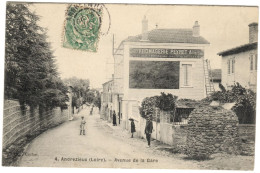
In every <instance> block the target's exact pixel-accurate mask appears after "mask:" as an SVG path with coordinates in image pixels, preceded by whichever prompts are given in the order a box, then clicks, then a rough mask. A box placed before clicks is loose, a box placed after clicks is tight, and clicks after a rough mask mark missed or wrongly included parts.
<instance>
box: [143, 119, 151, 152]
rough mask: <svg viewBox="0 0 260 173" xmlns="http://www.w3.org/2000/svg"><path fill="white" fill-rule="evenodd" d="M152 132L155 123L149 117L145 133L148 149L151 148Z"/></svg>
mask: <svg viewBox="0 0 260 173" xmlns="http://www.w3.org/2000/svg"><path fill="white" fill-rule="evenodd" d="M152 132H153V122H152V120H151V117H147V120H146V125H145V130H144V133H145V134H146V139H147V142H148V147H150V146H151V134H152Z"/></svg>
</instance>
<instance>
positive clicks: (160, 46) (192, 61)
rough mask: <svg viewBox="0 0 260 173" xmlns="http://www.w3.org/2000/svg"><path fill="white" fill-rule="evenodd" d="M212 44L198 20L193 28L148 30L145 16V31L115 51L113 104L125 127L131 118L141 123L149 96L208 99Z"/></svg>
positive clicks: (143, 22)
mask: <svg viewBox="0 0 260 173" xmlns="http://www.w3.org/2000/svg"><path fill="white" fill-rule="evenodd" d="M208 46H209V42H208V41H207V40H206V39H204V38H203V37H202V36H200V26H199V24H198V22H197V21H196V22H195V24H194V26H193V28H191V29H154V30H151V31H148V20H147V19H146V18H144V19H143V21H142V34H140V35H137V36H133V37H128V38H127V39H125V40H123V41H122V42H121V44H120V45H119V47H118V48H117V49H116V50H115V52H114V60H115V62H114V64H115V66H114V95H115V97H114V100H113V105H114V110H115V111H116V112H117V113H118V114H122V115H123V116H122V121H123V123H122V124H123V126H125V128H126V129H128V127H129V123H127V122H128V119H129V118H130V117H131V118H133V119H135V120H136V121H137V122H138V117H140V115H139V106H140V104H141V102H142V100H143V99H144V98H145V97H151V96H155V95H160V93H161V92H165V93H171V94H173V95H176V96H178V97H179V98H188V99H196V100H198V99H202V98H204V97H205V96H206V94H205V69H204V67H205V66H204V63H205V62H204V60H205V56H206V54H205V53H206V51H205V50H206V48H207V47H208ZM206 70H208V69H206Z"/></svg>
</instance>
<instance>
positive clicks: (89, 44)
mask: <svg viewBox="0 0 260 173" xmlns="http://www.w3.org/2000/svg"><path fill="white" fill-rule="evenodd" d="M101 17H102V6H100V5H98V4H93V5H88V6H83V5H70V6H69V7H68V9H67V13H66V21H65V28H64V39H63V47H65V48H71V49H78V50H83V51H91V52H96V51H97V45H98V41H99V33H100V27H101V21H102V20H101Z"/></svg>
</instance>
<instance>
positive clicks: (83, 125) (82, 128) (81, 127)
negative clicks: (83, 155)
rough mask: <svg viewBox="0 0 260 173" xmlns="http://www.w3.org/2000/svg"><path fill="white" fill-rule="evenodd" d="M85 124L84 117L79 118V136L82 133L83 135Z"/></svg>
mask: <svg viewBox="0 0 260 173" xmlns="http://www.w3.org/2000/svg"><path fill="white" fill-rule="evenodd" d="M85 124H86V121H85V120H84V117H83V116H82V117H81V122H80V135H81V134H82V133H83V135H85Z"/></svg>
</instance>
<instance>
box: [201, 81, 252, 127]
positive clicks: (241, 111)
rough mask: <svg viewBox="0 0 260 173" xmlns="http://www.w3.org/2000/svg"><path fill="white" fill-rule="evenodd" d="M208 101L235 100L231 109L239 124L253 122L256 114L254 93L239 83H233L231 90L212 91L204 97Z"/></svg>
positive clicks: (224, 101) (223, 101)
mask: <svg viewBox="0 0 260 173" xmlns="http://www.w3.org/2000/svg"><path fill="white" fill-rule="evenodd" d="M206 99H207V100H208V101H212V100H217V101H219V102H221V103H230V102H235V105H234V106H233V108H232V110H233V111H234V112H235V113H236V115H237V116H238V120H239V123H241V124H254V123H255V115H256V111H255V110H256V93H254V92H253V91H252V90H250V89H246V88H244V87H242V86H241V85H240V84H239V83H235V84H234V85H233V86H232V89H231V90H226V89H225V88H223V89H222V91H218V92H214V93H212V95H211V96H209V97H208V98H206Z"/></svg>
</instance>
